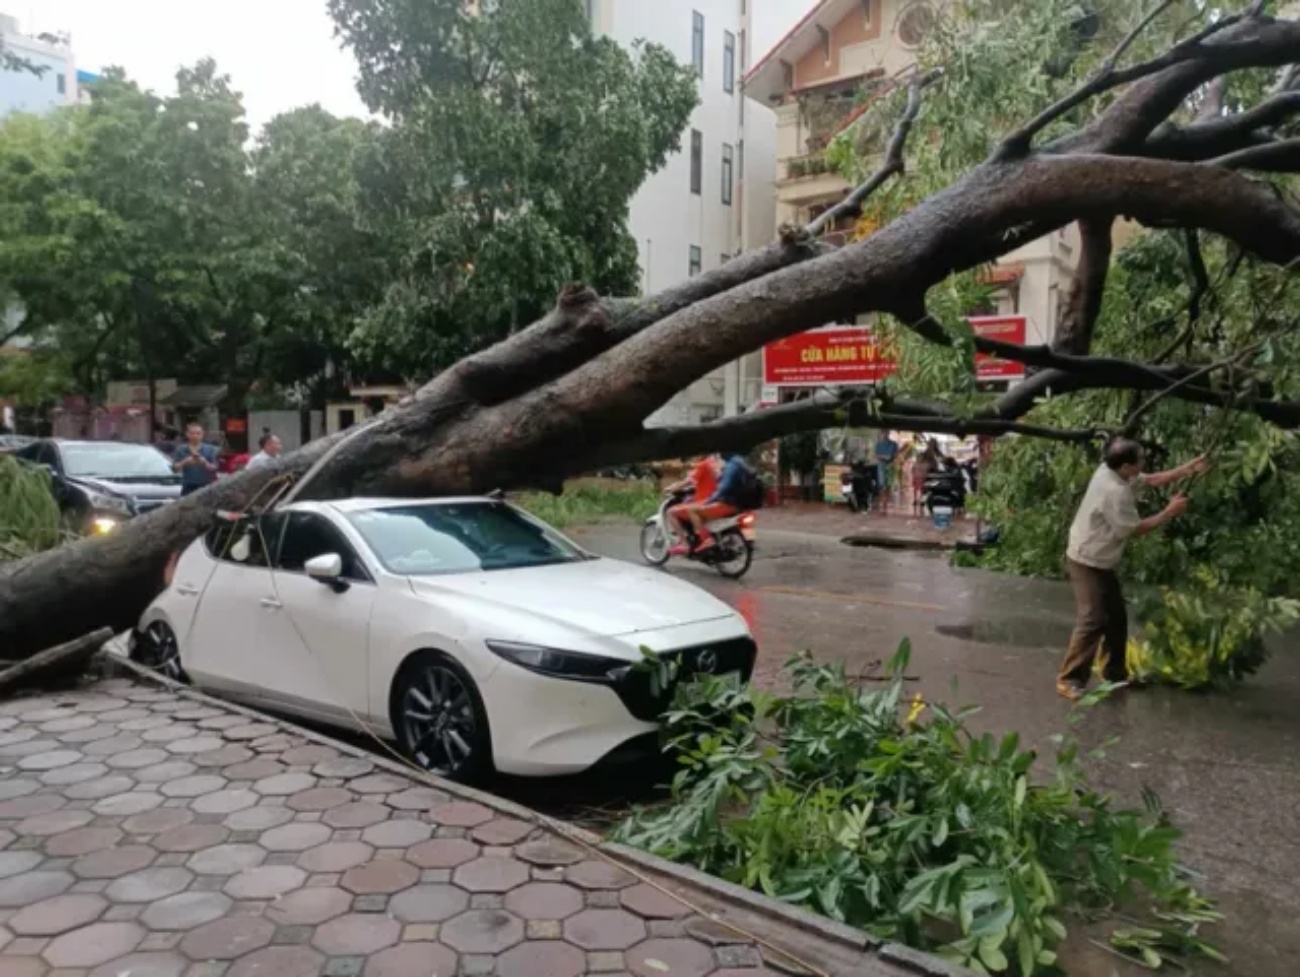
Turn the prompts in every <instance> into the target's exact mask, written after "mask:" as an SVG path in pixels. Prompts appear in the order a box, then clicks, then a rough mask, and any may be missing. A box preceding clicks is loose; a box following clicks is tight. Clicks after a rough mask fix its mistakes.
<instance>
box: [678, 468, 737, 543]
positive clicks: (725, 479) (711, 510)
mask: <svg viewBox="0 0 1300 977" xmlns="http://www.w3.org/2000/svg"><path fill="white" fill-rule="evenodd" d="M723 458H724V462H725V463H724V464H723V466H722V477H721V478H720V479H719V480H718V487H717V489H715V490H714V492H713V494H712V495H709V496H707V497H706V498H705V499H704V501H703V502H693V503H691V504H690V505H688V506H686V507H685V508H686V516H687V518H688V519H689V520H690V523H691V528H692V530H694V532H695V538H696V539H697V540H699V543H698V544H697V545H696V547H695V552H696V553H702V552H704V551H705V550H707V549H710V548H712V547H714V546H717V545H718V541H717V540H716V539H714V538H713V534H712V533H711V532H709V531H708V529H707V528H705V523H709V522H713V521H715V520H717V519H726V518H727V517H728V516H734V515H735V514H736V513H737V512H739V511H740V505H739V500H738V498H737V496H738V494H739V493H740V492H741V483H742V481H743V480H744V478H745V473H746V471H747V466H746V464H745V457H744V455H738V454H734V453H732V454H727V455H724V456H723Z"/></svg>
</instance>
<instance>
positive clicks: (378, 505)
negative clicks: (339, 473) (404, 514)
mask: <svg viewBox="0 0 1300 977" xmlns="http://www.w3.org/2000/svg"><path fill="white" fill-rule="evenodd" d="M496 501H499V500H497V499H491V498H488V497H487V496H486V495H456V496H443V497H440V498H428V499H385V498H374V497H363V498H356V499H331V500H330V501H329V502H328V503H325V504H326V505H328V506H330V507H331V508H333V509H335V510H337V511H339V512H344V513H347V512H366V511H369V510H372V509H396V508H399V507H401V506H411V505H456V504H458V503H465V502H496ZM300 505H301V506H302V508H310V507H311V505H310V504H309V503H295V504H293V505H290V506H287V508H290V509H296V508H298V507H299V506H300Z"/></svg>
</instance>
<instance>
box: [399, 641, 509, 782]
mask: <svg viewBox="0 0 1300 977" xmlns="http://www.w3.org/2000/svg"><path fill="white" fill-rule="evenodd" d="M389 710H390V713H391V719H392V724H393V732H394V733H395V734H396V735H397V743H398V746H400V747H401V750H402V752H403V753H404V754H405V755H406V757H407V758H408V759H410V760H411V762H413V763H414V764H415V765H416V766H418V767H419V768H420V769H422V770H427V771H428V772H429V773H432V774H434V775H436V776H439V777H446V778H447V779H448V780H455V781H459V782H460V783H467V784H468V783H478V782H481V781H483V780H485V779H487V778H488V777H489V776H491V774H492V773H493V771H494V767H493V763H492V735H491V731H490V729H489V727H488V718H487V710H486V709H485V708H484V706H483V697H482V696H481V695H480V694H479V690H478V686H477V685H476V684H475V682H474V680H473V679H472V678H471V677H470V675H469V673H468V672H467V671H465V669H464V668H463V667H462V666H461V665H460V663H459V662H457V661H456V660H455V659H453V658H451V657H449V656H447V655H444V654H443V653H441V652H437V651H421V652H418V653H416V654H415V655H413V656H411V657H410V658H408V659H407V660H406V662H405V663H404V664H403V665H402V667H401V669H399V670H398V673H397V676H396V678H394V679H393V689H392V694H391V697H390V704H389ZM463 747H468V752H465V753H462V748H463Z"/></svg>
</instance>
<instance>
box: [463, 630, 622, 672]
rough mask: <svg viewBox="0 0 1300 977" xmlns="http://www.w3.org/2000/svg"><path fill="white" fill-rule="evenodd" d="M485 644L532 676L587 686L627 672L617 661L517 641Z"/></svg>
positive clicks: (490, 641) (494, 641) (615, 659)
mask: <svg viewBox="0 0 1300 977" xmlns="http://www.w3.org/2000/svg"><path fill="white" fill-rule="evenodd" d="M486 644H487V646H488V648H489V649H490V650H491V651H492V652H494V653H495V654H497V655H498V656H500V657H501V658H504V659H505V660H506V661H508V662H514V664H516V665H518V666H520V667H521V668H526V669H528V670H529V671H530V672H537V673H538V674H540V675H551V676H554V677H556V678H567V679H575V680H578V681H588V682H593V681H607V680H609V679H611V678H612V677H613V676H611V675H610V673H611V672H614V671H616V670H618V669H622V668H626V667H627V664H628V663H627V662H625V661H622V660H620V659H618V658H604V657H602V656H600V655H588V654H586V653H584V652H581V651H561V650H560V649H558V648H543V647H542V646H541V645H529V644H522V643H520V642H518V641H496V640H489V641H487V642H486Z"/></svg>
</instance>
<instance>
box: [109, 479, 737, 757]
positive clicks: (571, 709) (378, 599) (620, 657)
mask: <svg viewBox="0 0 1300 977" xmlns="http://www.w3.org/2000/svg"><path fill="white" fill-rule="evenodd" d="M642 649H647V650H649V651H650V652H651V653H653V654H654V655H656V656H659V657H661V658H665V659H673V660H675V661H676V662H677V663H678V667H677V669H676V671H677V673H678V674H679V675H689V674H692V673H701V672H704V673H712V674H716V675H729V676H734V677H735V679H736V680H738V681H740V682H747V681H748V680H749V677H750V674H751V673H752V671H753V667H754V659H755V655H756V650H757V649H756V646H755V643H754V640H753V638H752V637H751V636H750V632H749V629H748V627H747V626H746V624H745V621H744V620H743V619H742V618H741V616H740V615H739V614H737V613H736V612H735V611H734V610H732V609H731V608H730V607H728V606H727V605H726V604H724V603H722V602H721V601H719V600H717V599H716V598H714V597H712V596H711V595H709V594H708V593H706V592H705V591H703V590H701V589H700V588H698V587H695V586H693V585H692V584H689V583H686V582H684V581H681V580H678V579H675V578H673V577H671V576H668V575H666V574H663V573H660V572H656V571H654V570H649V569H645V568H642V567H637V566H632V565H630V564H626V563H622V562H619V561H616V560H610V559H604V558H601V557H597V556H593V555H592V554H590V553H587V552H585V551H584V550H582V549H581V548H580V547H579V546H577V545H576V544H575V543H573V542H572V541H570V540H569V539H567V538H565V537H564V536H563V535H561V534H560V533H559V532H557V531H556V530H555V529H552V528H551V527H549V526H547V525H545V524H544V523H542V522H540V521H538V520H537V519H535V518H533V517H532V516H531V515H529V514H527V513H525V512H523V511H522V510H520V509H517V508H515V507H514V506H512V505H510V504H509V503H507V502H504V501H501V500H498V499H492V498H461V499H437V500H427V501H406V500H385V499H352V500H347V501H340V502H328V503H314V502H299V503H294V504H292V505H289V506H286V507H284V508H281V509H276V510H275V511H273V512H271V513H268V514H264V515H261V516H257V517H251V518H245V519H240V520H238V521H230V522H220V523H218V524H217V525H216V526H215V527H214V528H213V529H212V530H211V531H210V532H209V533H208V534H207V535H206V536H204V537H203V538H202V539H199V540H196V541H195V542H194V543H193V544H192V545H191V546H190V547H189V548H188V549H187V550H186V551H185V552H184V554H182V556H181V557H180V560H179V562H178V563H177V565H176V567H175V572H174V573H173V575H172V582H171V585H170V586H169V587H168V588H167V590H166V591H164V592H163V594H162V595H161V596H159V597H158V598H157V600H155V601H154V602H153V604H151V605H150V606H149V608H148V610H146V611H145V613H144V615H143V617H142V618H141V621H140V624H139V627H138V629H137V631H136V633H135V635H134V638H133V641H132V645H131V655H132V657H133V658H135V659H136V660H137V661H140V662H142V663H144V664H147V665H150V666H152V667H155V668H158V669H160V670H161V671H164V672H166V673H170V674H171V675H172V676H173V677H177V678H181V679H184V680H187V681H191V682H193V683H194V684H195V685H197V686H198V687H199V688H201V689H205V690H208V691H211V692H213V693H216V694H218V695H222V696H227V697H230V698H232V699H238V700H243V701H245V702H247V703H249V704H251V705H255V706H260V707H265V708H268V709H271V710H276V711H282V712H287V713H290V714H293V715H296V716H299V717H302V718H306V719H310V720H314V721H317V722H322V723H327V724H333V725H338V726H344V727H349V728H352V729H363V730H369V731H371V732H373V733H375V734H377V735H379V736H381V737H384V738H392V739H396V741H397V743H398V745H399V746H400V747H401V749H402V750H403V751H404V752H405V753H406V754H407V755H408V756H409V757H410V758H411V759H413V760H414V761H415V762H416V763H418V764H419V765H420V766H422V767H424V768H426V769H428V770H430V771H433V772H436V773H439V774H443V775H446V776H451V777H455V778H457V779H466V780H470V779H474V778H477V777H480V776H482V775H484V774H486V773H488V772H489V771H491V770H492V769H496V770H499V771H501V772H503V773H511V774H523V775H537V776H540V775H549V774H565V773H575V772H578V771H581V770H585V769H587V768H589V767H591V766H593V765H595V764H597V763H599V762H601V761H603V760H604V761H614V760H622V759H631V758H633V757H636V756H640V755H642V754H644V753H645V752H646V751H648V750H654V749H655V748H656V743H655V740H656V734H657V731H658V722H657V721H658V718H659V715H660V713H661V711H662V710H663V708H664V707H665V706H666V704H667V701H666V698H667V693H665V692H664V691H663V690H662V689H660V688H659V683H657V682H655V681H653V677H652V670H650V669H647V668H646V667H644V665H643V664H642V659H643V655H644V652H643V650H642Z"/></svg>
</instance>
